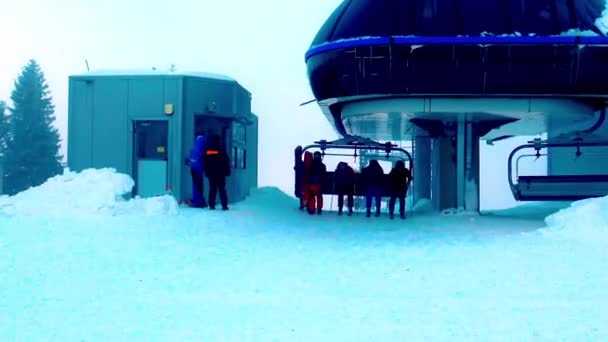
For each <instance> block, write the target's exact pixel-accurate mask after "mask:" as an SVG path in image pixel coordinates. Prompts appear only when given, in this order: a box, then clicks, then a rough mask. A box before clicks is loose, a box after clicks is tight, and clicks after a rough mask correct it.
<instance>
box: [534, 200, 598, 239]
mask: <svg viewBox="0 0 608 342" xmlns="http://www.w3.org/2000/svg"><path fill="white" fill-rule="evenodd" d="M545 223H546V224H547V228H545V229H542V230H541V232H542V233H543V234H545V235H548V236H554V237H560V238H565V239H569V240H579V241H584V242H596V243H601V244H606V243H608V196H606V197H602V198H591V199H586V200H582V201H577V202H574V203H572V204H571V205H570V207H568V208H566V209H562V210H560V211H558V212H556V213H554V214H552V215H549V216H547V217H546V218H545Z"/></svg>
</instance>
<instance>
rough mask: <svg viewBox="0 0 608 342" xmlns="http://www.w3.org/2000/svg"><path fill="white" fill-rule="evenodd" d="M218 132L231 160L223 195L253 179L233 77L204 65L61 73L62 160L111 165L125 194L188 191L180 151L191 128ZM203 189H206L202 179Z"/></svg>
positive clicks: (247, 129) (254, 154) (247, 106)
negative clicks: (65, 94) (64, 108)
mask: <svg viewBox="0 0 608 342" xmlns="http://www.w3.org/2000/svg"><path fill="white" fill-rule="evenodd" d="M197 133H207V134H218V135H220V136H221V137H222V139H223V142H224V146H225V147H226V151H227V153H228V154H229V156H230V160H231V163H232V170H231V176H230V177H228V178H227V185H226V189H227V191H228V196H229V200H230V201H232V202H234V201H239V200H241V199H243V198H245V197H246V196H247V195H248V194H249V192H250V189H251V188H255V187H257V178H258V175H257V172H258V171H257V170H258V165H257V160H258V118H257V116H256V115H254V114H253V113H251V94H250V93H249V92H248V91H247V90H246V89H245V88H243V87H242V86H241V85H240V84H239V83H237V82H236V81H235V80H234V79H232V78H230V77H227V76H223V75H215V74H207V73H174V72H167V73H164V72H157V71H143V72H133V71H125V72H122V71H108V72H88V73H85V74H81V75H74V76H71V77H70V79H69V117H68V166H69V168H70V169H72V170H75V171H81V170H83V169H87V168H105V167H110V168H115V169H116V170H117V171H118V172H122V173H125V174H128V175H130V176H131V177H132V178H133V179H134V180H135V187H134V189H133V195H134V196H135V195H137V196H141V197H150V196H156V195H163V194H166V193H169V192H170V193H172V194H173V195H174V196H175V197H176V198H177V199H178V200H187V199H189V198H190V197H191V191H192V190H191V189H192V186H191V183H192V180H191V175H190V169H189V167H188V166H187V165H186V157H187V156H188V154H189V151H190V148H191V147H192V145H193V143H194V138H195V134H197ZM205 189H206V190H207V189H209V188H208V186H206V187H205Z"/></svg>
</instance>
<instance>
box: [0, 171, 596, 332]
mask: <svg viewBox="0 0 608 342" xmlns="http://www.w3.org/2000/svg"><path fill="white" fill-rule="evenodd" d="M87 172H88V174H85V173H83V174H72V175H71V176H70V177H72V180H71V181H66V182H64V183H68V184H69V183H72V184H80V185H79V187H80V190H81V194H82V193H83V192H84V193H88V194H91V196H94V195H93V194H96V193H97V192H96V190H99V191H100V193H101V192H103V191H105V190H101V189H114V190H113V191H114V193H113V194H112V196H111V197H112V199H109V198H110V196H109V195H108V193H111V191H108V192H106V195H104V196H98V199H96V200H93V199H90V198H89V199H84V198H82V200H81V201H79V202H78V205H76V204H74V203H72V204H69V203H71V202H69V201H68V202H67V203H68V205H66V204H65V203H63V204H62V203H60V201H58V200H54V199H57V198H61V199H62V200H63V201H64V202H65V201H67V199H68V198H69V196H68V193H70V191H66V190H62V189H67V188H69V185H68V184H64V185H63V187H62V186H59V185H58V184H57V186H50V185H46V187H45V186H43V187H41V188H39V189H33V190H29V191H27V192H25V193H23V194H21V195H18V196H16V197H14V198H5V199H4V203H5V208H6V207H10V208H22V209H19V210H16V209H15V210H12V211H4V210H3V212H4V213H5V214H3V215H0V289H2V291H1V292H0V340H3V341H15V340H18V341H21V340H23V341H26V340H27V341H30V340H45V341H47V340H49V341H54V340H58V341H81V340H84V341H108V340H116V341H118V340H121V341H124V340H129V341H133V340H145V341H189V340H191V341H201V340H205V341H212V340H221V341H243V340H265V341H266V340H289V341H292V340H296V341H301V340H302V341H304V340H306V341H311V340H332V341H335V340H349V341H363V340H375V341H376V340H377V341H388V340H391V341H394V340H421V339H432V340H454V339H458V340H472V339H474V340H558V339H559V340H598V341H599V340H605V339H606V338H607V337H608V327H607V326H606V324H605V322H607V321H608V313H607V311H606V310H605V307H606V304H608V297H607V296H606V295H605V293H606V292H605V289H606V285H608V271H607V270H608V252H607V251H606V248H605V244H600V243H598V239H600V238H606V236H608V230H607V229H608V227H606V224H605V222H607V221H606V218H605V216H606V215H608V214H607V213H608V210H603V211H602V210H599V209H598V210H592V209H585V211H584V213H585V215H588V216H587V217H586V220H585V221H581V220H580V217H578V216H577V215H580V214H581V210H583V209H582V208H589V206H591V205H592V203H598V204H593V206H603V205H605V203H606V200H605V199H600V200H592V201H587V203H586V204H583V205H580V204H578V205H577V204H575V206H574V207H573V208H571V209H565V210H564V211H562V212H560V213H559V214H556V216H553V217H554V218H553V219H548V222H549V223H550V224H551V225H552V226H551V227H545V228H544V229H540V228H543V227H544V226H545V223H544V222H543V220H542V219H528V218H525V217H521V216H519V217H518V215H517V213H516V212H512V213H510V214H508V215H506V214H504V213H502V216H501V214H495V215H482V216H441V215H432V214H424V215H422V214H419V215H413V216H412V217H411V218H409V219H408V220H406V221H401V220H396V221H390V220H388V219H387V218H386V217H381V218H369V219H367V218H365V217H363V216H362V215H357V216H355V217H338V216H335V215H325V216H321V217H318V216H313V217H310V216H308V215H306V214H303V213H301V212H299V211H298V210H297V209H296V207H297V203H296V202H295V200H294V199H292V198H291V197H289V196H287V195H285V194H283V193H281V192H280V191H279V190H277V189H274V188H262V189H259V190H258V191H256V192H255V193H254V194H253V195H252V196H251V198H249V199H248V200H247V201H245V202H243V203H239V204H236V205H234V206H233V207H232V208H231V211H229V212H221V211H219V212H214V211H208V210H197V209H190V208H187V209H184V208H180V209H179V210H177V209H176V211H174V210H170V209H167V207H170V206H167V205H164V206H151V205H149V203H158V201H164V200H161V199H160V198H155V199H146V200H142V199H140V200H138V201H136V203H140V204H138V205H135V204H129V203H132V202H130V201H125V200H123V199H122V198H121V197H120V196H119V195H120V194H121V193H123V192H125V191H128V185H129V184H130V183H129V182H128V179H127V180H125V178H124V177H122V176H121V175H116V174H115V173H113V172H112V171H111V170H102V171H94V170H89V171H87ZM62 177H63V176H62ZM62 177H58V178H57V179H56V180H55V181H56V182H57V183H61V182H62V180H65V178H66V177H63V178H62ZM70 177H67V178H70ZM93 179H94V180H93ZM33 194H35V195H33ZM72 195H74V194H72ZM80 196H83V195H80ZM44 198H49V199H50V200H49V201H48V202H49V203H55V205H57V206H58V207H57V210H51V207H52V206H51V205H50V204H48V205H45V206H44V208H45V209H44V210H43V211H41V212H37V214H35V215H34V214H32V212H34V211H35V210H34V209H32V208H34V207H35V206H34V205H31V204H30V205H29V207H28V205H27V203H29V202H28V201H34V200H38V201H39V202H40V200H42V199H44ZM16 203H20V204H19V205H17V204H16ZM85 203H88V204H86V205H85ZM147 203H148V204H147ZM162 203H165V202H162ZM146 204H147V205H146ZM151 207H154V208H157V209H155V210H148V214H147V215H137V214H138V213H140V212H141V210H142V208H151ZM23 208H29V209H27V210H26V209H23ZM98 208H113V209H112V210H105V209H104V210H97V209H98ZM116 208H121V209H122V210H116ZM598 208H599V207H598ZM83 213H84V214H83ZM62 215H63V216H62ZM593 215H594V216H593ZM583 222H584V223H585V224H586V225H587V227H591V228H589V229H584V227H583V229H581V227H578V226H577V225H578V223H583ZM578 231H580V232H581V234H591V233H593V239H582V238H573V237H574V236H577V235H576V234H574V233H575V232H578ZM564 232H570V233H569V234H564ZM578 236H579V237H580V235H578ZM591 240H593V241H591Z"/></svg>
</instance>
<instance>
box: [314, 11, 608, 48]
mask: <svg viewBox="0 0 608 342" xmlns="http://www.w3.org/2000/svg"><path fill="white" fill-rule="evenodd" d="M606 7H607V1H606V0H563V1H557V0H462V1H454V0H344V1H343V2H342V4H340V6H339V7H338V8H337V9H336V10H335V11H334V12H333V13H332V14H331V16H330V17H329V19H328V20H327V21H326V22H325V24H324V25H323V26H322V27H321V29H320V30H319V32H318V34H317V35H316V37H315V38H314V40H313V43H312V45H311V47H314V46H318V45H321V44H324V43H328V42H334V41H339V40H345V39H355V38H364V37H400V36H402V37H403V36H405V37H407V36H480V35H488V34H490V35H518V34H519V35H524V36H528V35H539V36H550V35H560V34H564V33H566V32H568V31H570V32H572V30H576V31H579V32H581V33H582V34H584V35H589V34H590V33H591V34H596V35H605V34H606V33H608V9H607V8H606Z"/></svg>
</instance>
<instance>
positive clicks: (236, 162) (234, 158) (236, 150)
mask: <svg viewBox="0 0 608 342" xmlns="http://www.w3.org/2000/svg"><path fill="white" fill-rule="evenodd" d="M237 167H239V148H238V147H233V148H232V168H233V169H236V168H237Z"/></svg>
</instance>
